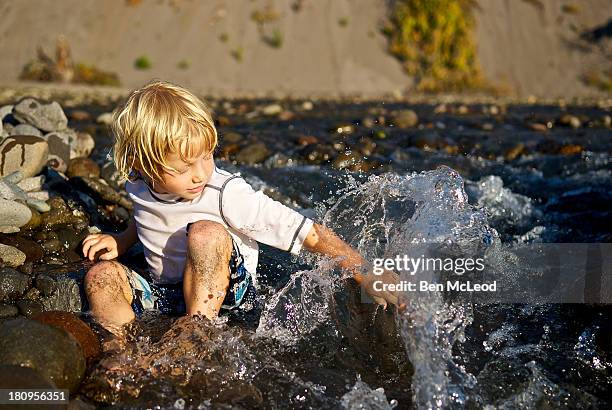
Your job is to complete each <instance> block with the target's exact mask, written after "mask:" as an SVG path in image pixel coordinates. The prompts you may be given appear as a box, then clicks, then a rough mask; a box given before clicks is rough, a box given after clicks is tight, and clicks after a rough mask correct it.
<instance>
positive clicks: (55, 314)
mask: <svg viewBox="0 0 612 410" xmlns="http://www.w3.org/2000/svg"><path fill="white" fill-rule="evenodd" d="M32 319H34V320H36V321H38V322H40V323H44V324H46V325H49V326H53V327H55V328H58V329H62V330H64V331H66V332H68V333H69V334H70V335H72V337H74V338H75V339H76V340H77V342H79V345H80V346H81V348H82V349H83V354H84V355H85V359H86V360H87V361H90V360H91V359H93V358H95V357H96V356H98V355H99V354H100V340H99V339H98V337H97V336H96V334H95V333H94V332H93V331H92V330H91V328H90V327H89V326H88V325H87V324H86V323H85V322H83V321H82V320H81V319H79V318H78V317H76V316H75V315H74V314H72V313H69V312H60V311H52V312H44V313H41V314H39V315H36V316H34V317H33V318H32Z"/></svg>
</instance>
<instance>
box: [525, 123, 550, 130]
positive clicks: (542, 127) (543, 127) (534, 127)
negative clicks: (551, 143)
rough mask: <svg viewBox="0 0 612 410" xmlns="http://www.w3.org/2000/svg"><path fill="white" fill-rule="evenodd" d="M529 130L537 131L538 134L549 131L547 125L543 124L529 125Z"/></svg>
mask: <svg viewBox="0 0 612 410" xmlns="http://www.w3.org/2000/svg"><path fill="white" fill-rule="evenodd" d="M528 126H529V128H530V129H531V130H533V131H537V132H546V131H548V127H547V126H546V124H541V123H537V122H536V123H532V124H529V125H528Z"/></svg>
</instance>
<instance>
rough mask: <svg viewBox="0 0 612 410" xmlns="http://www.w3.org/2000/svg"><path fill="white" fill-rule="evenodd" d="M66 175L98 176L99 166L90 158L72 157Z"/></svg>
mask: <svg viewBox="0 0 612 410" xmlns="http://www.w3.org/2000/svg"><path fill="white" fill-rule="evenodd" d="M66 175H68V177H88V178H98V177H99V176H100V167H99V166H98V164H97V163H96V162H95V161H94V160H92V159H89V158H85V157H79V158H74V159H72V160H70V164H69V165H68V170H67V171H66Z"/></svg>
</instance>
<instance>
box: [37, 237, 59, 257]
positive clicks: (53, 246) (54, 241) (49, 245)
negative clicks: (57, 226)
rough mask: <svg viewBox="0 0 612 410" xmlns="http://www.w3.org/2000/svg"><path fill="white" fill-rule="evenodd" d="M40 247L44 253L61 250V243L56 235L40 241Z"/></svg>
mask: <svg viewBox="0 0 612 410" xmlns="http://www.w3.org/2000/svg"><path fill="white" fill-rule="evenodd" d="M42 247H43V249H44V250H45V253H53V252H61V251H62V250H63V248H62V243H61V242H60V240H59V238H57V237H52V238H47V239H46V240H45V241H44V242H43V243H42Z"/></svg>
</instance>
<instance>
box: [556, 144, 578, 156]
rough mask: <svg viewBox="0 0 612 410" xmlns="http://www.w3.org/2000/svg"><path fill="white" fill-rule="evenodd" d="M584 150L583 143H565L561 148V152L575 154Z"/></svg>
mask: <svg viewBox="0 0 612 410" xmlns="http://www.w3.org/2000/svg"><path fill="white" fill-rule="evenodd" d="M583 150H584V148H583V147H582V146H581V145H576V144H569V145H564V146H563V147H561V149H560V150H559V154H561V155H574V154H580V153H581V152H582V151H583Z"/></svg>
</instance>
